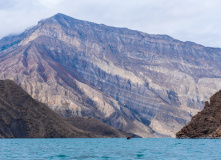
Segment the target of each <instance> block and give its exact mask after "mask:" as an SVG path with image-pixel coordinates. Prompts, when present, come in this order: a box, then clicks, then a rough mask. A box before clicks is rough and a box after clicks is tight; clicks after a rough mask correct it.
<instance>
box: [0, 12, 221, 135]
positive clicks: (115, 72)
mask: <svg viewBox="0 0 221 160" xmlns="http://www.w3.org/2000/svg"><path fill="white" fill-rule="evenodd" d="M0 50H1V51H0V79H12V80H14V81H16V83H17V84H19V85H20V86H22V88H24V89H25V90H26V91H27V92H28V93H29V94H30V95H31V96H32V97H33V98H34V99H37V100H38V101H40V102H43V103H45V104H46V105H48V106H49V107H50V108H52V109H53V110H54V111H56V112H57V113H59V114H60V115H62V116H65V117H70V116H73V115H74V116H82V117H85V116H91V117H94V118H97V119H99V120H102V121H103V122H105V123H106V124H108V125H111V126H112V127H115V128H117V129H121V130H123V131H125V132H129V133H134V134H136V135H139V136H142V137H153V136H173V137H175V133H176V132H177V131H179V130H180V129H181V128H182V127H183V126H184V125H185V124H187V123H188V122H189V121H190V119H191V116H192V115H195V113H197V112H198V111H200V110H201V109H202V107H203V104H204V101H205V99H208V98H209V97H210V96H211V95H212V94H213V93H214V92H215V91H217V88H221V83H219V82H220V80H221V77H220V75H221V72H220V71H221V67H220V61H221V50H220V49H217V48H208V47H204V46H201V45H198V44H195V43H191V42H181V41H178V40H175V39H173V38H171V37H169V36H166V35H150V34H146V33H143V32H138V31H133V30H129V29H126V28H115V27H109V26H105V25H102V24H95V23H91V22H87V21H80V20H76V19H74V18H71V17H68V16H65V15H62V14H57V15H55V16H53V17H51V18H48V19H45V20H42V21H40V22H39V23H38V25H36V26H35V27H33V28H32V29H29V30H27V31H25V32H24V33H22V34H20V35H16V36H9V37H5V38H3V39H2V40H0Z"/></svg>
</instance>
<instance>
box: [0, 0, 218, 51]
mask: <svg viewBox="0 0 221 160" xmlns="http://www.w3.org/2000/svg"><path fill="white" fill-rule="evenodd" d="M220 6H221V1H220V0H0V22H1V25H0V38H2V37H3V36H6V35H8V34H13V33H20V32H23V31H24V30H25V29H26V28H29V27H31V26H34V25H36V24H37V22H38V21H39V20H41V19H44V18H48V17H51V16H53V15H54V14H56V13H64V14H66V15H69V16H71V17H74V18H77V19H81V20H87V21H92V22H95V23H103V24H106V25H110V26H116V27H127V28H130V29H134V30H139V31H143V32H146V33H149V34H167V35H170V36H172V37H174V38H176V39H179V40H182V41H193V42H196V43H199V44H203V45H205V46H211V47H221V9H220Z"/></svg>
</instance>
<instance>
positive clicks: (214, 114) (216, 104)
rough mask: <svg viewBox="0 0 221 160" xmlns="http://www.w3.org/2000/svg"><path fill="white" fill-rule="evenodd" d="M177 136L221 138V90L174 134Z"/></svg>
mask: <svg viewBox="0 0 221 160" xmlns="http://www.w3.org/2000/svg"><path fill="white" fill-rule="evenodd" d="M176 137H177V138H221V90H220V91H219V92H217V93H215V94H214V95H213V96H212V97H211V98H210V103H209V102H208V101H206V102H205V106H204V109H203V110H202V111H201V112H199V113H198V114H197V115H195V116H194V117H193V118H192V120H191V121H190V123H189V124H188V125H186V126H185V127H183V128H182V129H181V131H179V132H178V133H177V134H176Z"/></svg>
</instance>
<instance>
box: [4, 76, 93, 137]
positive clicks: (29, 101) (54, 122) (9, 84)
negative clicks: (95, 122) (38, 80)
mask: <svg viewBox="0 0 221 160" xmlns="http://www.w3.org/2000/svg"><path fill="white" fill-rule="evenodd" d="M0 113H1V115H0V137H4V138H71V137H76V138H77V137H93V136H92V135H90V134H88V133H87V132H84V131H82V130H80V129H77V128H74V127H73V126H71V125H70V124H68V123H67V122H65V121H63V120H62V118H60V117H59V116H58V115H57V114H56V113H55V112H54V111H52V110H51V109H50V108H48V107H47V106H46V105H44V104H42V103H40V102H37V101H36V100H34V99H33V98H32V97H31V96H29V95H28V94H27V93H26V92H25V91H24V90H23V89H22V88H21V87H19V86H18V85H17V84H15V83H14V82H13V81H10V80H5V81H2V80H1V81H0Z"/></svg>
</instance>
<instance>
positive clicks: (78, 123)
mask: <svg viewBox="0 0 221 160" xmlns="http://www.w3.org/2000/svg"><path fill="white" fill-rule="evenodd" d="M64 120H65V121H66V122H68V123H69V124H71V125H73V126H74V127H76V128H78V129H81V130H83V131H86V132H89V133H92V134H93V135H96V137H99V138H100V137H108V138H110V137H111V138H116V137H124V138H125V137H128V136H130V137H136V138H140V137H139V136H137V135H133V134H129V133H125V132H122V131H119V130H117V129H115V128H113V127H110V126H108V125H107V124H105V123H103V122H102V121H100V120H97V119H95V118H92V117H68V118H64Z"/></svg>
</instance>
